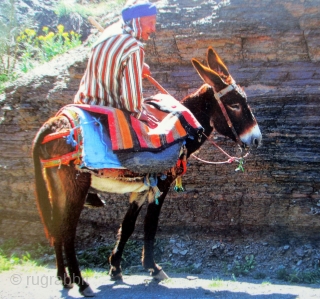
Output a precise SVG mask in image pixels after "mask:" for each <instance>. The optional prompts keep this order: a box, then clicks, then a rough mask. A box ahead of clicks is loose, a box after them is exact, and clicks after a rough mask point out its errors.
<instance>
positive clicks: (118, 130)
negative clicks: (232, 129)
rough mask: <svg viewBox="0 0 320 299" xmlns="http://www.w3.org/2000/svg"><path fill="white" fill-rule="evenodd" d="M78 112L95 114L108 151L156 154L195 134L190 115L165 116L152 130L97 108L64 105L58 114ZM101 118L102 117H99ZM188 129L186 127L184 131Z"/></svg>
mask: <svg viewBox="0 0 320 299" xmlns="http://www.w3.org/2000/svg"><path fill="white" fill-rule="evenodd" d="M73 107H75V108H78V109H79V108H80V109H83V110H86V111H88V112H90V113H91V114H92V113H93V114H96V119H98V120H99V124H100V125H103V126H104V128H105V129H106V131H107V132H108V133H109V136H110V139H111V145H112V150H113V151H114V152H116V151H134V152H136V151H145V150H148V151H158V150H162V149H164V148H167V147H168V146H170V145H171V144H173V143H176V142H178V141H180V140H183V139H185V138H186V137H187V135H189V134H190V131H193V133H194V134H195V135H196V132H197V131H198V130H199V126H198V123H197V122H192V120H193V119H191V117H190V115H186V113H185V112H183V113H180V114H178V113H176V112H175V113H168V115H167V116H166V117H165V118H164V119H163V120H162V121H161V123H159V125H158V126H157V127H156V128H155V129H151V128H149V127H148V126H147V125H146V124H145V123H143V122H141V121H140V120H138V119H136V118H135V117H133V116H131V115H130V114H129V113H127V112H124V111H122V110H119V109H116V108H113V107H104V106H97V105H76V104H74V105H67V106H65V107H64V108H63V109H61V110H60V111H59V112H58V115H59V114H65V113H66V112H65V111H66V110H67V111H68V110H71V111H72V110H73ZM103 116H104V117H103ZM186 126H188V127H186Z"/></svg>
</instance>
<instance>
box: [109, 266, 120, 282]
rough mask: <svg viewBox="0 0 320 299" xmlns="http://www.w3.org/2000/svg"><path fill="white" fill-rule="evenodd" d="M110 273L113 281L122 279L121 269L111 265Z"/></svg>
mask: <svg viewBox="0 0 320 299" xmlns="http://www.w3.org/2000/svg"><path fill="white" fill-rule="evenodd" d="M109 275H110V279H111V280H113V281H117V280H122V272H121V269H120V270H119V269H118V270H117V269H116V268H115V267H111V269H110V272H109Z"/></svg>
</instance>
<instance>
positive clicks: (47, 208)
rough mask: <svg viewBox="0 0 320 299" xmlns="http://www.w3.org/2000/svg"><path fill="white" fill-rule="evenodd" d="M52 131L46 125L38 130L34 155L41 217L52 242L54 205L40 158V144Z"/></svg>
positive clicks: (37, 199)
mask: <svg viewBox="0 0 320 299" xmlns="http://www.w3.org/2000/svg"><path fill="white" fill-rule="evenodd" d="M49 133H50V131H49V128H48V127H47V126H46V125H44V126H42V127H41V129H40V130H39V131H38V133H37V135H36V137H35V138H34V140H33V147H32V157H33V163H34V172H35V193H36V194H35V195H36V203H37V207H38V210H39V214H40V218H41V220H42V223H43V225H44V231H45V234H46V237H47V238H48V240H49V241H50V242H51V243H52V241H53V240H52V237H53V236H52V206H51V202H50V199H49V191H48V189H47V184H46V182H45V179H44V176H43V170H42V165H41V160H40V146H41V143H42V141H43V139H44V137H45V136H46V135H48V134H49Z"/></svg>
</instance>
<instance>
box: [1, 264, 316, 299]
mask: <svg viewBox="0 0 320 299" xmlns="http://www.w3.org/2000/svg"><path fill="white" fill-rule="evenodd" d="M171 277H172V278H170V279H168V280H166V281H163V282H156V281H154V280H152V279H150V278H149V277H148V276H147V275H130V276H124V279H123V281H122V282H113V281H110V279H109V277H108V276H106V275H96V276H95V277H86V280H87V281H88V282H89V283H90V285H91V287H92V289H93V290H94V292H95V293H96V295H95V298H121V299H122V298H123V299H127V298H128V299H129V298H130V299H131V298H133V299H135V298H137V299H138V298H139V299H140V298H147V299H153V298H161V299H187V298H190V299H193V298H201V299H202V298H203V299H207V298H217V299H253V298H257V299H316V298H320V289H319V287H320V286H319V285H312V286H310V285H305V286H297V285H284V284H279V283H276V282H273V281H272V282H268V283H266V282H262V281H253V282H250V281H249V280H243V281H241V282H240V281H231V280H229V281H228V280H217V279H212V278H211V277H208V276H207V277H205V276H201V275H199V276H198V277H197V278H196V277H192V276H188V275H187V274H181V275H179V276H173V275H172V276H171ZM0 281H1V286H0V298H1V299H16V298H24V299H25V298H27V299H29V298H30V299H57V298H66V299H71V298H81V297H82V296H81V295H80V294H79V293H78V290H77V287H74V288H73V289H71V290H66V289H63V288H62V287H61V286H60V283H59V282H58V281H57V280H56V278H55V270H52V269H43V270H41V271H38V272H35V271H31V272H26V271H25V270H23V271H19V270H12V271H6V272H2V273H0Z"/></svg>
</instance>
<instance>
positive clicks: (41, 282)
mask: <svg viewBox="0 0 320 299" xmlns="http://www.w3.org/2000/svg"><path fill="white" fill-rule="evenodd" d="M83 279H85V280H86V281H88V277H86V278H85V277H83ZM72 281H73V283H75V284H77V283H79V282H80V277H79V276H75V277H73V279H72ZM10 282H11V284H13V285H16V286H18V285H24V286H40V287H42V288H47V287H48V286H54V285H61V280H60V279H58V278H57V277H56V276H53V275H51V276H50V275H44V274H41V275H24V274H23V275H22V274H20V273H19V274H18V273H14V274H12V275H11V276H10Z"/></svg>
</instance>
